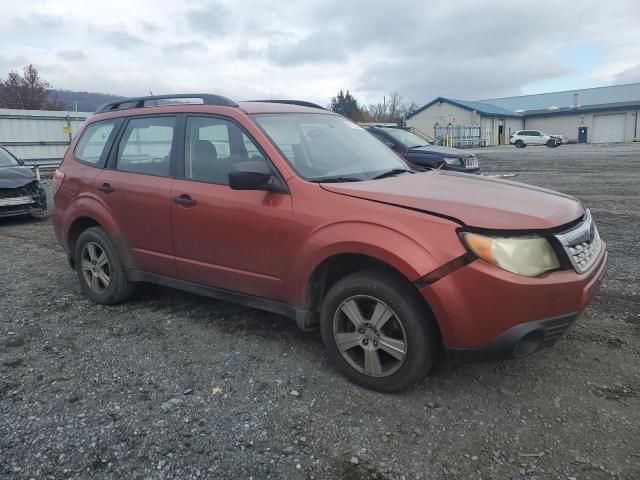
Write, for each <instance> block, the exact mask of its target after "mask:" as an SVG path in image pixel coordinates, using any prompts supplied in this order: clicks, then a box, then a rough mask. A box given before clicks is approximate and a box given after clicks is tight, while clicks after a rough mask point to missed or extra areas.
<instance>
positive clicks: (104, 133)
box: [75, 120, 116, 165]
mask: <svg viewBox="0 0 640 480" xmlns="http://www.w3.org/2000/svg"><path fill="white" fill-rule="evenodd" d="M115 124H116V122H115V121H114V120H105V121H103V122H95V123H92V124H91V125H89V126H88V127H87V128H85V130H84V132H82V137H80V140H79V141H78V145H77V146H76V152H75V156H76V159H77V160H80V161H81V162H85V163H90V164H93V165H95V164H97V163H98V162H99V161H100V159H101V158H102V154H103V152H104V148H105V146H106V145H107V142H108V141H109V136H110V135H111V132H113V129H114V127H115Z"/></svg>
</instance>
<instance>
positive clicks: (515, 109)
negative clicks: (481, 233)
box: [406, 83, 640, 145]
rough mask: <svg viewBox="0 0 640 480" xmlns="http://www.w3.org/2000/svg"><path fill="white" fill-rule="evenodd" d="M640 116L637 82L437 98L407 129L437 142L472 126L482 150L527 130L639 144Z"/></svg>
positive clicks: (409, 120) (409, 118) (588, 140)
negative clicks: (496, 95) (509, 94)
mask: <svg viewBox="0 0 640 480" xmlns="http://www.w3.org/2000/svg"><path fill="white" fill-rule="evenodd" d="M639 111H640V83H634V84H628V85H614V86H609V87H596V88H585V89H578V90H568V91H564V92H551V93H541V94H535V95H521V96H517V97H504V98H491V99H484V100H475V101H469V100H459V99H453V98H445V97H438V98H436V99H434V100H432V101H431V102H429V103H427V104H426V105H423V106H422V107H420V108H419V109H417V110H416V111H415V112H413V113H411V114H410V115H408V116H407V118H406V124H407V126H410V127H414V128H417V129H418V130H421V131H423V132H425V133H427V134H429V135H432V136H434V137H436V138H440V137H441V136H442V135H441V133H442V132H457V131H470V130H469V128H470V127H474V128H475V130H474V131H479V132H481V133H480V139H479V142H478V143H479V144H481V145H482V144H484V145H500V144H507V143H509V137H510V136H511V134H512V133H514V132H516V131H518V130H529V129H531V130H540V131H543V132H546V133H555V134H561V135H564V136H565V137H566V138H567V139H568V140H569V141H572V142H580V143H615V142H632V141H640V123H639V119H638V112H639ZM452 134H454V133H452ZM458 143H461V142H458Z"/></svg>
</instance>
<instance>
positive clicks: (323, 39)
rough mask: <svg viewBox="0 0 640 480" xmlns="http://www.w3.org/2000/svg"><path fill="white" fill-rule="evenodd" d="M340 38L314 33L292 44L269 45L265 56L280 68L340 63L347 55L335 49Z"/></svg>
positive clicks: (277, 43) (274, 43)
mask: <svg viewBox="0 0 640 480" xmlns="http://www.w3.org/2000/svg"><path fill="white" fill-rule="evenodd" d="M340 41H341V39H340V38H335V37H334V36H330V35H326V34H324V33H316V34H313V35H309V36H307V37H305V38H303V39H301V40H297V41H293V42H273V43H271V44H269V47H268V48H267V51H266V56H267V58H268V59H269V61H271V62H272V63H274V64H276V65H281V66H292V65H304V64H309V63H342V62H343V61H344V60H346V58H347V55H346V52H345V51H344V49H340V48H336V44H339V43H340Z"/></svg>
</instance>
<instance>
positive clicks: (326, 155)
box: [252, 113, 409, 181]
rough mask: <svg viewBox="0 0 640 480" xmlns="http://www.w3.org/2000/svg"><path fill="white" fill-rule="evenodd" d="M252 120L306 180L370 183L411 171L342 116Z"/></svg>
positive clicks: (278, 116)
mask: <svg viewBox="0 0 640 480" xmlns="http://www.w3.org/2000/svg"><path fill="white" fill-rule="evenodd" d="M252 118H253V120H254V121H255V122H256V123H257V124H258V125H259V126H260V127H261V128H262V130H263V131H264V132H265V133H266V134H267V136H268V137H269V138H270V139H271V141H272V142H273V144H274V145H275V146H276V147H277V148H278V149H279V150H280V152H281V153H282V154H283V155H284V156H285V157H286V159H287V160H288V161H289V163H290V164H291V166H292V167H293V168H294V170H295V171H296V172H297V173H298V174H299V175H300V176H301V177H303V178H304V179H306V180H310V181H320V180H321V179H327V180H329V179H330V177H334V179H335V180H336V181H357V180H371V179H373V178H374V177H378V176H380V175H381V174H383V173H385V172H390V171H396V170H397V171H400V173H401V172H403V171H406V170H408V169H409V168H408V166H407V164H406V163H404V161H403V160H402V159H401V158H400V157H398V156H397V155H396V154H395V153H393V151H391V150H390V149H389V148H388V147H387V146H386V145H385V144H384V143H382V142H380V141H379V140H377V139H376V138H375V137H374V136H373V135H370V134H369V132H367V131H366V130H364V129H363V128H361V127H360V126H358V125H356V124H355V123H353V122H351V121H349V120H347V119H346V118H344V117H341V116H339V115H327V114H316V113H295V114H284V113H282V114H255V115H252Z"/></svg>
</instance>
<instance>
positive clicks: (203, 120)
mask: <svg viewBox="0 0 640 480" xmlns="http://www.w3.org/2000/svg"><path fill="white" fill-rule="evenodd" d="M184 138H185V141H184V150H182V151H181V152H180V156H181V157H182V158H181V162H180V163H179V165H180V170H179V171H178V177H182V178H176V181H175V182H174V184H173V186H172V193H171V196H172V222H173V232H174V241H175V250H174V251H175V256H176V265H177V269H178V274H179V276H180V277H181V278H182V279H184V280H187V281H190V282H194V283H199V284H204V285H209V286H213V287H218V288H223V289H226V290H232V291H235V292H242V293H247V294H251V295H256V296H261V297H267V298H272V299H282V298H283V291H282V278H283V276H284V272H285V271H286V270H287V269H288V268H289V265H288V262H287V261H286V260H285V259H286V258H288V256H289V252H291V251H292V248H293V247H292V238H293V230H294V228H295V225H294V222H292V221H291V219H292V204H291V196H290V195H289V194H286V193H273V192H266V191H260V190H254V191H251V190H232V189H231V188H230V187H229V185H228V172H229V168H230V167H231V166H232V165H233V164H234V163H237V162H243V161H248V160H253V161H264V162H267V163H268V165H269V166H270V167H271V168H272V169H273V170H274V173H275V172H276V171H275V168H274V167H273V166H272V165H271V162H269V160H268V158H267V156H266V154H264V152H263V151H262V149H260V148H259V147H258V145H257V143H256V142H255V141H254V140H253V139H252V138H251V137H250V136H249V135H248V133H247V132H246V131H244V129H242V127H241V126H240V125H239V124H238V123H236V122H235V121H233V120H231V119H230V118H226V117H219V116H209V115H207V116H203V115H190V116H186V118H185V135H184Z"/></svg>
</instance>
